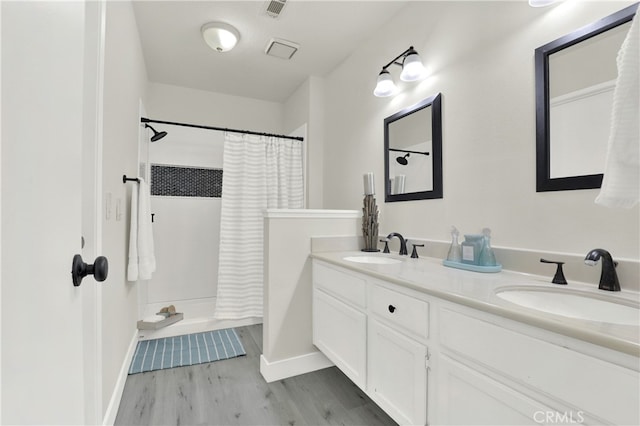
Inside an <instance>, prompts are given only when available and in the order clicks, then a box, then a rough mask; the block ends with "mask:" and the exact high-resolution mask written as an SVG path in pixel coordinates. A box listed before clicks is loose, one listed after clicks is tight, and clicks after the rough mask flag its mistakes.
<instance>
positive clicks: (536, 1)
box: [529, 0, 558, 7]
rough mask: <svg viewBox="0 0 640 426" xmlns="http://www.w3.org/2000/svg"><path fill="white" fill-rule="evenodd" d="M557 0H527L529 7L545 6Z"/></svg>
mask: <svg viewBox="0 0 640 426" xmlns="http://www.w3.org/2000/svg"><path fill="white" fill-rule="evenodd" d="M557 2H558V0H529V6H531V7H545V6H549V5H552V4H553V3H557Z"/></svg>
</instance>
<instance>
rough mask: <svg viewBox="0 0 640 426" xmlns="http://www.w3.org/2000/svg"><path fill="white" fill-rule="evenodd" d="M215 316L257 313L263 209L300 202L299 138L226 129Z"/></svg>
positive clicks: (294, 206) (291, 206)
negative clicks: (241, 132) (230, 131)
mask: <svg viewBox="0 0 640 426" xmlns="http://www.w3.org/2000/svg"><path fill="white" fill-rule="evenodd" d="M223 170H224V172H223V184H222V207H221V219H220V255H219V256H220V257H219V264H218V294H217V298H216V310H215V313H214V316H215V318H218V319H240V318H249V317H262V306H263V302H262V294H263V239H264V234H263V224H264V217H263V212H264V210H265V209H271V208H280V209H300V208H303V205H304V190H303V188H304V185H303V177H302V143H301V142H299V141H296V140H292V139H283V138H276V137H270V136H255V135H245V134H236V133H226V134H225V142H224V161H223Z"/></svg>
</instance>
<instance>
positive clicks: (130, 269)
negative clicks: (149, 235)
mask: <svg viewBox="0 0 640 426" xmlns="http://www.w3.org/2000/svg"><path fill="white" fill-rule="evenodd" d="M127 280H128V281H137V280H138V185H137V184H135V183H134V184H133V185H132V187H131V223H130V229H129V265H128V266H127Z"/></svg>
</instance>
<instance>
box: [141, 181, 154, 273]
mask: <svg viewBox="0 0 640 426" xmlns="http://www.w3.org/2000/svg"><path fill="white" fill-rule="evenodd" d="M155 270H156V257H155V253H154V247H153V228H152V226H151V196H150V193H149V185H147V183H146V182H145V181H144V179H142V178H141V179H140V185H139V196H138V279H141V280H149V279H151V274H152V273H153V272H154V271H155Z"/></svg>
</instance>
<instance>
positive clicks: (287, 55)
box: [264, 38, 300, 59]
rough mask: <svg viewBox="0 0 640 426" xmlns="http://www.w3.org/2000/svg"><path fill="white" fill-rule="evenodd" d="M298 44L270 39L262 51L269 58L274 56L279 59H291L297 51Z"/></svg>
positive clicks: (279, 39)
mask: <svg viewBox="0 0 640 426" xmlns="http://www.w3.org/2000/svg"><path fill="white" fill-rule="evenodd" d="M299 47H300V45H299V44H297V43H294V42H292V41H288V40H282V39H281V38H272V39H271V40H269V43H267V47H266V48H265V49H264V53H266V54H267V55H269V56H275V57H276V58H281V59H291V57H292V56H293V55H294V54H295V53H296V52H297V51H298V48H299Z"/></svg>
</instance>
